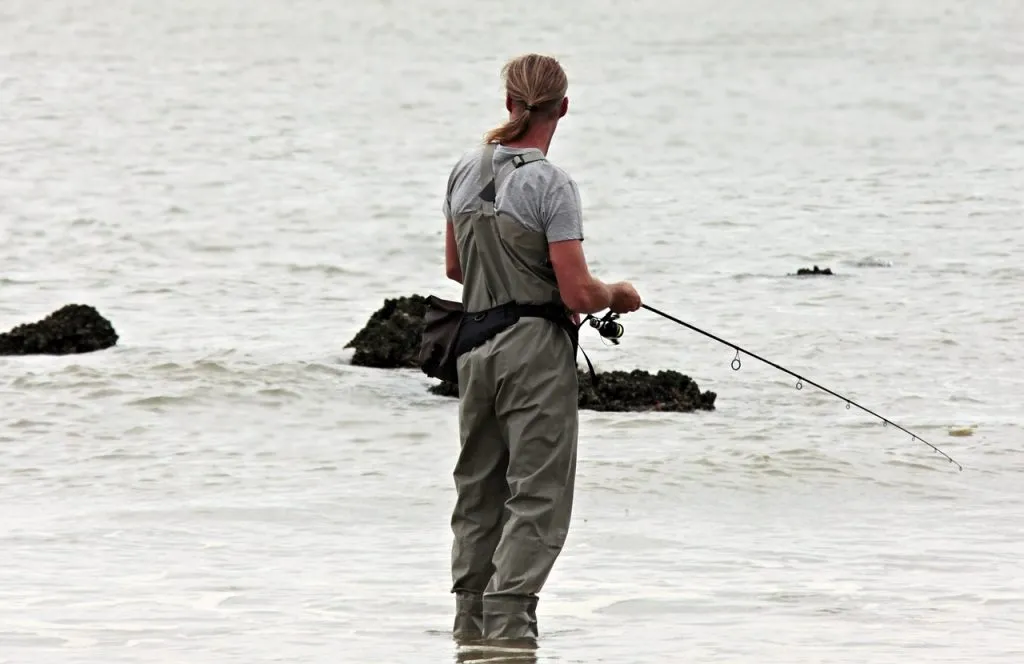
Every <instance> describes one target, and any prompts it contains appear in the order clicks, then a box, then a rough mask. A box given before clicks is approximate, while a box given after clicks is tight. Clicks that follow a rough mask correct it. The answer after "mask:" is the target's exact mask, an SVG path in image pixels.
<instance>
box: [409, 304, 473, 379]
mask: <svg viewBox="0 0 1024 664" xmlns="http://www.w3.org/2000/svg"><path fill="white" fill-rule="evenodd" d="M463 313H464V312H463V308H462V303H461V302H453V301H451V300H443V299H441V298H439V297H436V296H434V295H429V296H427V310H426V313H425V314H424V315H423V333H422V335H421V336H420V352H419V356H418V357H417V360H418V362H419V365H420V369H421V370H422V371H423V373H425V374H427V375H428V376H430V377H431V378H437V379H439V380H444V381H448V382H451V383H458V382H459V372H458V367H457V365H456V364H455V360H456V359H457V358H458V355H457V354H456V352H455V346H456V344H457V343H458V340H459V329H460V328H461V327H462V319H463Z"/></svg>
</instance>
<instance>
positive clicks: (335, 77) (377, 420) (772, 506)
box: [0, 0, 1024, 664]
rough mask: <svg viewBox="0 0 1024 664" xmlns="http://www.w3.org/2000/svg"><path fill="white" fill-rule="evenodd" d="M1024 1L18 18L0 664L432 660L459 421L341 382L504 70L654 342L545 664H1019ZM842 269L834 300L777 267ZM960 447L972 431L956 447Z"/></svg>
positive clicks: (623, 356) (4, 275) (588, 344)
mask: <svg viewBox="0 0 1024 664" xmlns="http://www.w3.org/2000/svg"><path fill="white" fill-rule="evenodd" d="M1022 30H1024V10H1022V9H1021V6H1020V5H1019V3H1014V2H997V1H991V2H986V3H981V4H980V5H964V4H962V3H953V2H950V1H949V0H938V1H937V2H922V1H920V0H914V1H904V2H896V3H853V2H838V1H835V0H833V1H831V2H826V3H819V4H818V5H816V6H814V7H812V6H810V5H808V4H807V3H797V2H793V1H792V0H781V1H780V2H776V3H771V4H769V5H755V4H754V3H741V2H738V1H737V0H732V1H731V2H725V3H721V2H720V3H711V2H695V3H689V4H687V5H686V6H685V7H677V6H675V5H673V4H672V3H655V2H652V1H650V0H641V1H640V3H639V4H637V5H635V6H633V8H632V9H626V8H625V7H624V6H623V5H621V4H613V3H611V2H606V1H604V2H596V3H587V4H586V5H583V4H582V3H562V4H561V5H557V6H555V5H553V6H552V8H551V9H549V10H547V11H545V12H544V13H542V14H541V15H539V16H535V15H532V14H527V13H526V12H525V11H524V10H523V9H522V8H521V7H520V6H518V5H507V4H496V3H495V4H492V5H488V6H483V5H480V4H479V3H468V2H463V1H462V0H442V1H441V2H439V3H438V2H435V3H429V4H428V3H407V4H406V5H401V4H399V3H393V2H373V1H368V2H362V3H347V4H346V3H328V2H325V1H323V0H305V1H303V2H293V3H285V2H283V1H281V0H261V1H260V2H255V3H243V2H240V1H239V0H233V1H232V0H224V1H221V2H217V3H200V2H196V1H191V2H185V3H178V4H177V5H175V7H174V9H173V10H172V9H171V8H170V7H167V8H161V7H159V6H157V5H156V4H155V3H146V4H144V3H131V2H127V1H126V0H115V1H113V2H106V3H95V2H91V3H70V2H62V1H60V0H44V1H42V2H27V1H26V0H7V2H5V3H4V5H3V7H2V8H0V55H2V62H3V66H2V67H0V99H2V102H3V103H2V104H0V120H2V122H0V238H2V242H0V265H2V266H3V270H2V271H0V294H2V297H0V329H7V328H9V327H12V326H14V325H16V324H18V323H21V322H26V321H30V320H36V319H38V318H41V317H43V316H44V315H46V314H47V313H49V312H50V311H53V310H54V309H56V308H58V307H59V306H61V305H63V304H65V303H68V302H84V303H89V304H93V305H95V306H96V307H98V308H99V309H100V311H101V312H102V313H103V314H105V315H106V316H107V317H108V318H110V319H111V320H112V321H113V323H114V325H115V326H116V328H117V330H118V332H119V334H120V335H121V340H120V343H119V345H118V346H117V347H116V348H114V349H111V350H108V351H104V352H102V353H97V354H92V355H85V356H76V357H63V358H53V357H33V358H5V359H3V360H2V361H0V503H2V504H3V505H4V509H3V511H2V517H0V524H2V528H0V548H2V550H3V551H4V552H5V554H6V555H5V564H4V565H2V566H0V662H3V663H5V664H6V663H15V662H17V663H19V664H20V663H21V662H29V661H31V662H51V661H52V662H56V661H59V662H67V663H72V662H73V663H78V662H90V663H91V662H105V663H112V662H129V661H130V662H137V661H140V659H145V660H146V661H154V662H183V661H188V662H196V663H202V662H211V663H212V662H218V663H220V662H234V661H238V662H252V661H302V662H321V661H322V662H451V661H455V658H456V654H455V649H454V647H453V645H452V643H451V641H450V637H449V636H448V635H447V633H446V631H445V630H447V629H448V628H449V625H450V621H451V608H452V602H451V597H450V595H448V586H449V576H448V569H447V563H448V551H449V548H448V547H449V546H450V541H449V538H450V533H449V531H448V517H449V511H450V509H451V504H452V500H453V489H452V486H451V481H450V480H451V475H450V473H451V467H452V464H453V462H454V458H455V454H456V448H457V442H456V419H455V416H456V404H455V402H454V401H452V400H450V399H444V398H440V397H434V396H432V395H430V394H428V393H427V392H426V387H427V386H428V385H429V381H428V380H426V379H424V378H422V377H421V376H420V375H419V374H417V373H416V372H411V371H400V372H382V371H374V370H369V369H362V368H359V367H352V366H350V365H349V364H348V360H349V358H350V353H349V351H346V350H344V349H343V345H344V343H345V342H347V341H348V340H349V339H350V338H351V337H352V335H353V334H354V333H355V332H356V331H357V330H358V329H359V328H360V327H361V326H362V325H363V323H364V322H365V320H366V318H367V317H368V316H369V314H370V313H372V311H373V310H375V309H376V308H377V307H378V306H379V305H380V304H381V301H382V300H383V298H385V297H391V296H399V295H405V294H409V293H413V292H418V293H427V292H437V293H439V294H442V295H447V296H450V297H457V294H458V290H457V287H456V286H455V285H454V284H451V283H447V282H446V281H445V280H444V276H443V269H442V267H441V265H442V256H443V254H442V251H443V249H442V248H443V236H442V234H441V231H442V225H441V222H440V201H441V196H442V194H443V187H444V182H445V180H446V178H447V175H448V169H449V168H450V166H451V164H452V163H454V160H455V159H456V158H457V156H458V154H459V153H460V151H461V150H463V149H466V148H468V147H469V146H470V145H471V144H472V143H473V142H474V141H476V140H477V139H478V138H479V137H480V135H481V134H482V132H483V131H484V130H485V129H487V128H488V127H490V126H491V125H492V124H493V123H496V122H498V121H500V120H501V119H502V111H503V108H502V105H501V90H500V81H499V79H498V77H497V72H498V70H499V69H500V66H501V64H502V62H503V61H504V60H505V59H506V58H507V57H508V56H510V55H512V54H515V53H518V52H522V51H525V50H543V51H546V52H551V53H553V54H555V55H557V56H559V57H560V58H561V59H562V61H563V62H564V64H565V66H566V68H567V71H568V73H569V76H570V98H571V108H570V114H569V116H568V117H567V118H566V120H565V122H564V123H563V126H562V127H561V128H560V129H559V133H558V134H557V135H556V137H555V141H554V144H553V146H552V151H551V153H550V156H551V158H552V159H553V160H555V161H556V163H558V164H560V165H562V166H564V167H565V168H567V169H568V170H569V171H570V172H571V173H572V174H573V175H574V176H575V177H576V178H577V180H578V182H579V184H580V187H581V190H582V195H583V200H584V205H585V207H586V222H585V224H586V225H585V231H586V233H587V241H586V250H587V253H588V257H589V258H590V261H591V264H592V267H593V270H594V272H595V273H596V274H598V275H599V276H601V277H604V278H607V279H620V278H626V279H630V280H633V281H634V283H635V284H636V285H637V288H638V290H639V291H640V292H641V294H642V295H643V296H644V298H645V300H646V301H647V302H648V303H649V304H651V305H653V306H655V307H657V308H659V309H662V310H665V311H667V312H670V313H672V314H673V315H676V316H679V317H681V318H683V319H685V320H687V321H689V322H691V323H693V324H695V325H697V326H699V327H701V328H702V329H704V330H707V331H709V332H712V333H714V334H717V335H720V336H723V337H725V338H726V339H728V340H730V341H732V342H734V343H738V344H740V345H741V346H743V347H744V348H746V349H748V350H750V351H752V352H755V353H759V354H761V355H763V356H765V357H767V358H769V359H771V360H773V361H775V362H778V363H781V364H783V365H785V366H787V367H789V368H791V369H792V370H793V371H796V372H797V373H800V374H801V375H804V376H806V377H808V378H811V379H812V380H815V381H817V382H819V383H821V384H823V385H825V386H826V387H829V388H830V389H833V390H836V391H838V392H840V393H842V394H844V395H847V396H849V397H850V398H852V399H855V400H857V401H858V402H860V403H862V404H864V405H865V406H867V407H869V408H872V409H874V410H876V411H878V412H880V413H882V414H883V415H885V416H886V417H889V418H891V419H892V420H893V421H895V422H897V423H899V424H901V425H902V426H905V427H907V428H909V429H911V430H912V431H914V432H915V433H917V434H918V435H920V436H923V437H924V438H925V439H926V440H928V441H930V442H932V443H934V444H936V445H938V446H939V447H941V448H942V449H943V450H945V451H946V452H948V453H949V454H950V455H952V456H953V457H954V458H955V459H956V460H957V461H958V462H960V463H962V464H963V465H964V468H965V469H964V471H963V472H962V473H960V472H957V470H956V468H955V467H954V466H952V465H951V464H949V463H948V462H946V461H945V459H943V458H942V457H941V456H939V455H938V454H935V453H934V452H932V451H931V450H930V449H929V448H928V447H927V446H926V445H924V444H923V443H921V442H920V441H914V440H912V439H911V437H910V436H909V435H906V434H904V433H902V432H899V431H896V430H894V429H893V428H892V427H883V426H882V425H881V423H880V422H879V421H878V420H876V419H875V418H873V417H871V416H870V415H868V414H866V413H864V412H862V411H858V410H857V409H850V410H847V409H846V408H845V407H844V404H843V402H842V401H839V400H837V399H835V398H833V397H831V396H829V395H827V394H824V393H822V392H820V391H818V390H816V389H814V388H813V387H810V386H804V389H803V390H801V391H796V390H795V389H794V387H795V385H794V384H795V379H791V377H790V376H787V375H786V374H783V373H780V372H778V371H776V370H775V369H773V368H771V367H769V366H766V365H764V364H762V363H760V362H758V361H757V360H756V359H754V358H751V357H747V356H744V358H743V359H744V362H743V365H742V368H741V369H740V371H739V372H733V371H732V370H731V369H730V368H729V362H730V360H732V358H733V355H734V352H733V350H732V349H730V348H728V347H727V346H723V345H721V344H718V343H717V342H715V341H712V340H711V339H708V338H706V337H703V336H701V335H699V334H697V333H695V332H692V331H690V330H687V329H684V328H680V327H678V326H676V325H674V324H673V323H671V322H669V321H666V320H663V319H660V318H658V317H656V316H653V315H652V314H650V313H647V312H641V313H637V314H634V315H631V316H629V317H627V318H626V319H624V321H623V322H624V324H625V327H626V336H625V337H624V339H623V343H622V345H620V346H617V347H611V346H605V345H602V343H601V341H600V340H599V339H598V338H597V336H596V334H593V333H591V334H588V335H587V336H586V337H584V341H583V343H584V348H585V349H586V350H587V352H588V353H589V354H590V357H591V358H592V359H593V360H594V361H595V363H596V364H597V365H598V368H599V369H631V368H643V369H648V370H657V369H662V368H671V369H677V370H680V371H683V372H685V373H687V374H689V375H692V376H693V377H694V378H695V379H696V380H697V381H698V383H699V384H700V386H701V388H702V389H711V390H713V391H715V392H716V393H717V394H718V401H717V410H716V411H715V412H712V413H696V414H650V415H639V414H619V413H593V412H587V411H584V412H583V414H582V423H581V442H580V461H579V491H578V495H577V499H576V509H575V520H574V523H573V528H572V531H571V533H570V538H569V541H568V543H567V547H566V549H565V551H564V553H563V555H562V557H561V559H560V560H559V562H558V565H557V566H556V568H555V570H554V572H553V574H552V576H551V578H550V580H549V583H548V586H547V588H546V589H545V592H544V595H543V597H542V599H541V604H540V609H539V611H540V628H541V631H542V641H541V649H540V650H539V651H538V653H537V661H538V662H664V661H687V662H691V661H692V662H699V661H730V662H769V661H770V662H865V661H870V662H873V663H879V662H901V663H902V662H908V661H913V662H966V661H970V662H1019V661H1020V660H1021V658H1022V657H1024V637H1022V636H1021V634H1024V619H1022V618H1021V617H1020V614H1021V610H1022V608H1024V569H1022V567H1021V563H1020V559H1021V557H1022V555H1024V544H1022V535H1024V518H1022V517H1021V514H1022V510H1024V491H1022V489H1021V488H1020V487H1021V484H1020V481H1019V479H1018V478H1019V476H1020V474H1021V472H1022V471H1024V456H1022V455H1021V452H1020V447H1021V444H1022V443H1024V429H1022V425H1024V416H1022V410H1021V406H1020V404H1021V403H1024V378H1022V376H1024V359H1022V355H1021V353H1020V349H1021V347H1022V334H1021V328H1020V324H1019V320H1020V319H1021V315H1022V313H1024V288H1022V287H1021V285H1022V282H1024V269H1022V268H1021V263H1020V255H1021V252H1024V224H1022V223H1021V222H1022V214H1021V212H1022V203H1024V187H1022V186H1021V182H1022V181H1024V111H1022V110H1021V108H1022V107H1021V104H1020V100H1021V99H1024V69H1022V68H1021V66H1020V64H1021V63H1022V62H1024V47H1022V42H1021V41H1020V39H1019V37H1018V35H1020V34H1021V32H1022ZM812 264H818V265H821V266H830V267H832V269H833V270H835V271H836V273H837V276H836V277H834V278H827V279H822V278H811V279H806V278H804V279H798V278H795V277H792V276H788V275H790V274H791V273H793V272H795V271H796V269H797V268H798V267H804V266H810V265H812ZM967 427H973V429H972V431H973V433H972V435H970V436H953V435H951V432H956V431H957V430H959V429H963V428H967Z"/></svg>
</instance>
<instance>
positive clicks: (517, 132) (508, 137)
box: [484, 107, 530, 143]
mask: <svg viewBox="0 0 1024 664" xmlns="http://www.w3.org/2000/svg"><path fill="white" fill-rule="evenodd" d="M529 128H530V109H529V107H527V108H524V109H523V110H522V111H520V112H519V113H516V114H515V115H513V116H512V117H511V118H510V119H509V120H508V122H506V123H505V124H503V125H501V126H500V127H495V128H494V129H492V130H490V131H489V132H487V134H486V135H485V136H484V142H485V143H511V142H512V141H515V140H517V139H519V138H521V137H522V136H523V135H524V134H525V133H526V130H528V129H529Z"/></svg>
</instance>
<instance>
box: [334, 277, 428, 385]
mask: <svg viewBox="0 0 1024 664" xmlns="http://www.w3.org/2000/svg"><path fill="white" fill-rule="evenodd" d="M426 313H427V298H425V297H422V296H420V295H412V296H409V297H399V298H389V299H385V300H384V306H383V307H381V308H380V309H378V310H377V311H376V312H374V314H373V315H372V316H370V320H369V321H367V323H366V327H364V328H363V329H361V330H359V332H358V333H356V336H354V337H352V340H351V341H349V342H348V343H347V344H345V348H354V349H355V351H356V352H355V353H354V354H353V355H352V364H355V365H358V366H362V367H374V368H377V369H416V368H419V364H417V362H416V356H417V355H418V354H419V351H420V335H421V334H422V333H423V316H425V315H426Z"/></svg>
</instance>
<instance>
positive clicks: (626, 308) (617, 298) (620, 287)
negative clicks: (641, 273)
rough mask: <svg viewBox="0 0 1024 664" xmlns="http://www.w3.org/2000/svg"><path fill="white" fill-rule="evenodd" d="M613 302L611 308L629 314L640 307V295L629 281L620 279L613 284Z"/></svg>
mask: <svg viewBox="0 0 1024 664" xmlns="http://www.w3.org/2000/svg"><path fill="white" fill-rule="evenodd" d="M611 291H612V302H611V304H610V305H609V306H608V308H609V309H611V310H612V311H614V312H615V313H617V314H628V313H629V312H631V311H636V310H637V309H639V308H640V295H639V294H638V293H637V292H636V289H635V288H633V284H631V283H629V282H628V281H620V282H618V283H616V284H612V286H611Z"/></svg>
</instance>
